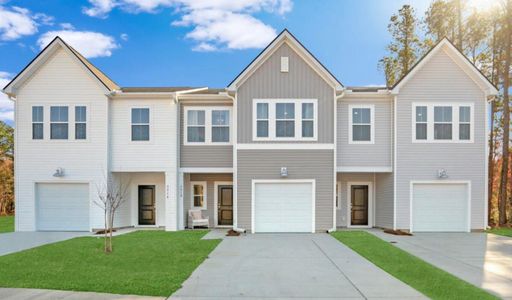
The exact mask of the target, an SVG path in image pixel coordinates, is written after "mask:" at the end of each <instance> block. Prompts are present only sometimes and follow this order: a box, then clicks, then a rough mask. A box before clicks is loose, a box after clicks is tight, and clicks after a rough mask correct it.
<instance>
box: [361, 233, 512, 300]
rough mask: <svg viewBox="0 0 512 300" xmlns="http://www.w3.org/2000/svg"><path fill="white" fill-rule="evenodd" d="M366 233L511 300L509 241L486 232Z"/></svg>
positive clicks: (510, 253)
mask: <svg viewBox="0 0 512 300" xmlns="http://www.w3.org/2000/svg"><path fill="white" fill-rule="evenodd" d="M369 232H371V233H373V234H375V235H376V236H378V237H380V238H382V239H383V240H385V241H393V242H396V243H394V245H395V246H397V247H399V248H401V249H403V250H405V251H407V252H409V253H411V254H413V255H415V256H417V257H419V258H421V259H423V260H425V261H427V262H429V263H431V264H433V265H434V266H436V267H438V268H440V269H443V270H444V271H446V272H449V273H451V274H453V275H455V276H457V277H459V278H461V279H463V280H465V281H467V282H469V283H472V284H473V285H476V286H478V287H481V288H483V289H485V290H487V291H489V292H491V293H494V294H495V295H497V296H499V297H501V298H503V299H512V238H509V237H504V236H499V235H494V234H486V233H415V234H414V236H394V235H389V234H386V233H384V232H382V231H380V230H369Z"/></svg>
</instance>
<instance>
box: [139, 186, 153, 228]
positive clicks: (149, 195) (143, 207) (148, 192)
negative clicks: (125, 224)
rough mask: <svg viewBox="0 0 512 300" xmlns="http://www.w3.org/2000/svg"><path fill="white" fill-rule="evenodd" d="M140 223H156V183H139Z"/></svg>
mask: <svg viewBox="0 0 512 300" xmlns="http://www.w3.org/2000/svg"><path fill="white" fill-rule="evenodd" d="M139 225H155V186H154V185H139Z"/></svg>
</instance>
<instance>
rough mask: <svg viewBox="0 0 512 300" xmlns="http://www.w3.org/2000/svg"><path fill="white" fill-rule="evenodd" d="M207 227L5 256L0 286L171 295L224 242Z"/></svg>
mask: <svg viewBox="0 0 512 300" xmlns="http://www.w3.org/2000/svg"><path fill="white" fill-rule="evenodd" d="M206 233H207V231H180V232H165V231H137V232H134V233H130V234H125V235H121V236H119V237H114V241H113V246H114V252H113V253H111V254H105V253H103V238H98V237H80V238H75V239H71V240H68V241H63V242H59V243H55V244H49V245H45V246H41V247H38V248H34V249H30V250H26V251H23V252H19V253H14V254H10V255H6V256H0V270H1V272H0V287H15V288H41V289H57V290H74V291H94V292H104V293H113V294H134V295H148V296H169V295H171V294H172V293H173V292H175V291H176V290H178V289H179V288H180V287H181V284H182V283H183V282H184V281H185V280H186V279H187V278H188V277H189V276H190V274H191V273H192V271H194V269H195V268H196V267H197V266H199V265H200V264H201V263H202V262H203V261H204V260H205V259H206V257H207V256H208V254H209V253H210V252H211V251H212V250H213V249H215V247H216V246H217V245H218V244H219V243H220V240H201V237H203V236H204V235H205V234H206Z"/></svg>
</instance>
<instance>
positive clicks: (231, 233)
mask: <svg viewBox="0 0 512 300" xmlns="http://www.w3.org/2000/svg"><path fill="white" fill-rule="evenodd" d="M239 235H240V232H238V231H234V230H233V229H230V230H229V231H228V233H226V236H239Z"/></svg>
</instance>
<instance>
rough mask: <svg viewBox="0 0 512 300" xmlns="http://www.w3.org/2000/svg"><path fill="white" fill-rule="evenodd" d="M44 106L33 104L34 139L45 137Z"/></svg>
mask: <svg viewBox="0 0 512 300" xmlns="http://www.w3.org/2000/svg"><path fill="white" fill-rule="evenodd" d="M43 109H44V108H43V107H42V106H32V139H33V140H42V139H43V138H44V134H43V132H44V123H43V122H44V117H43V115H44V113H43Z"/></svg>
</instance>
